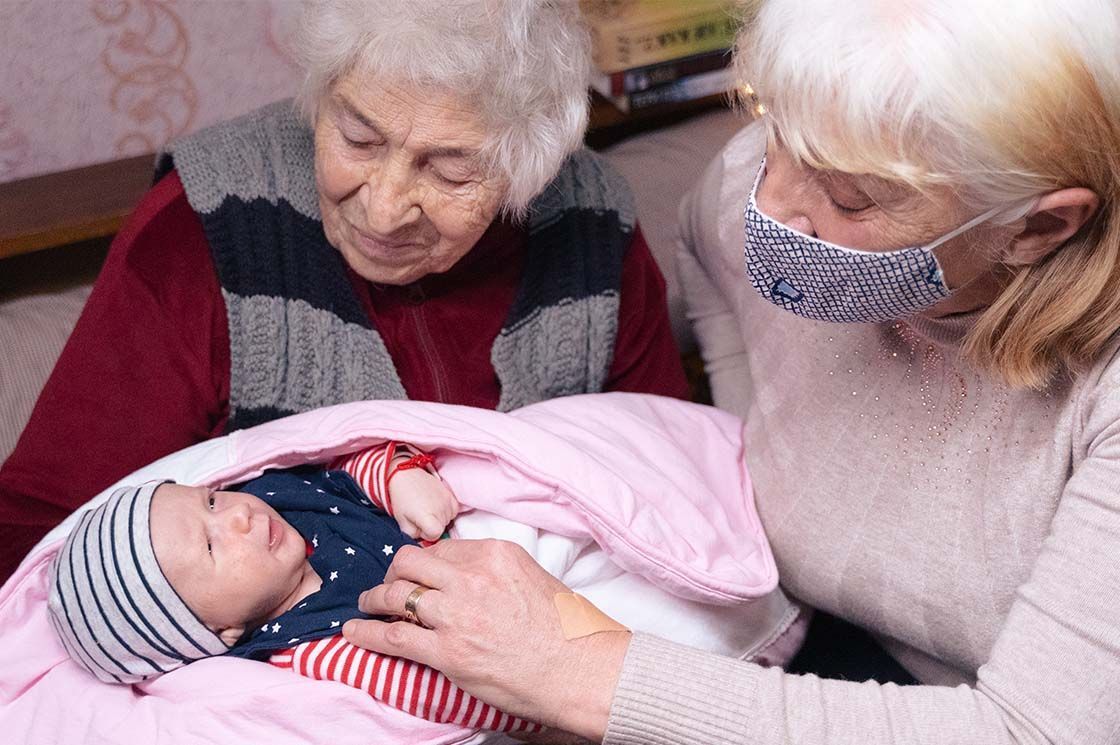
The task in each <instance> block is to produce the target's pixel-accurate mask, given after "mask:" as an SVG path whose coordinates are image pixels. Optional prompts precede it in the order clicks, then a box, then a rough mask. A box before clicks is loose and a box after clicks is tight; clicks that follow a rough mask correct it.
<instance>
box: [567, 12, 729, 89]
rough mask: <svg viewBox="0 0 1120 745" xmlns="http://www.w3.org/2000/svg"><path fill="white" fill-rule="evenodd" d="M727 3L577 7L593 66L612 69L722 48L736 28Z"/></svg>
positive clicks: (624, 68)
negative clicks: (584, 22)
mask: <svg viewBox="0 0 1120 745" xmlns="http://www.w3.org/2000/svg"><path fill="white" fill-rule="evenodd" d="M732 6H733V3H731V2H729V0H691V1H690V2H671V1H670V0H631V2H629V3H626V2H621V3H603V2H599V3H593V2H590V0H585V2H584V4H583V6H582V7H583V9H584V15H585V17H586V18H587V21H588V27H589V30H590V32H591V38H592V57H593V59H594V61H595V66H596V67H597V68H598V70H599V71H600V72H601V73H613V72H619V71H622V70H627V69H631V68H636V67H642V66H646V65H654V64H657V63H660V62H666V61H668V60H672V59H678V58H681V57H688V56H692V55H698V54H702V53H704V52H712V51H718V50H721V49H727V48H728V47H730V46H732V45H733V44H734V41H735V34H736V32H737V31H738V21H737V20H736V18H735V17H734V15H733V14H732V12H731V10H732Z"/></svg>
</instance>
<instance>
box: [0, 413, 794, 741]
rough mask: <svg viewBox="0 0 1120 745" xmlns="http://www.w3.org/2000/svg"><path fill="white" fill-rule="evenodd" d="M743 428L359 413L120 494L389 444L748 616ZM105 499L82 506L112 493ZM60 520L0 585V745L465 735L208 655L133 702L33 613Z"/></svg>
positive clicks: (757, 556) (176, 467) (239, 444)
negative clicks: (406, 446)
mask: <svg viewBox="0 0 1120 745" xmlns="http://www.w3.org/2000/svg"><path fill="white" fill-rule="evenodd" d="M740 428H741V423H740V422H739V420H738V419H736V418H735V417H733V416H731V415H729V414H726V413H723V412H720V411H718V410H715V409H712V408H710V407H704V406H698V405H695V404H690V403H685V402H680V401H675V400H670V399H664V398H658V397H653V396H645V395H639V394H623V393H612V394H598V395H587V396H574V397H570V398H564V399H556V400H553V401H547V402H544V403H540V404H536V405H533V406H529V407H526V408H524V409H520V410H518V411H515V412H512V413H508V414H505V413H498V412H493V411H487V410H482V409H473V408H467V407H460V406H450V405H443V404H430V403H419V402H407V401H406V402H396V401H390V402H385V401H381V402H360V403H353V404H345V405H341V406H334V407H330V408H325V409H319V410H316V411H311V412H307V413H304V414H299V415H296V416H292V417H287V418H285V419H281V420H277V421H274V422H270V423H268V424H264V425H261V426H259V427H255V428H253V429H249V430H244V431H240V432H234V433H232V434H230V435H228V436H226V437H224V438H219V439H217V440H211V441H209V442H206V443H201V444H199V445H196V446H194V447H192V448H188V449H186V450H184V451H181V452H180V453H176V454H174V455H171V456H168V457H167V458H163V459H161V460H160V461H157V462H156V463H154V464H152V465H151V466H148V467H146V468H144V469H141V470H140V471H138V472H136V473H134V474H131V475H130V476H129V477H127V478H126V479H123V480H122V482H121V483H134V482H138V481H142V480H146V479H149V478H156V477H161V478H173V479H176V480H178V481H181V482H184V483H205V484H211V485H216V486H217V485H228V484H232V483H237V482H240V481H243V480H246V479H248V478H251V477H253V476H255V475H258V474H260V473H261V472H262V471H264V470H265V469H268V468H283V467H289V466H293V465H297V464H303V463H316V462H322V461H325V460H328V459H329V458H331V457H332V456H334V455H336V454H338V453H343V452H349V451H352V450H356V449H359V448H363V447H367V446H369V445H372V444H374V443H377V442H380V441H384V440H387V439H399V440H404V441H407V442H411V443H414V444H416V445H418V446H420V447H422V448H424V449H426V450H428V451H430V452H432V453H434V454H435V455H436V458H437V463H438V464H439V468H440V473H441V475H442V476H443V477H444V479H445V480H446V481H447V482H448V484H449V485H450V487H451V488H452V490H453V491H454V492H455V494H456V495H457V497H458V498H459V500H460V501H461V502H462V503H463V504H464V505H466V506H468V507H470V508H475V509H477V510H481V511H485V512H489V513H493V514H495V515H498V516H501V517H504V518H509V519H511V520H516V521H518V522H521V523H526V524H528V525H532V526H534V527H537V528H540V529H542V530H545V531H549V532H552V533H556V534H559V535H562V536H570V537H574V538H590V539H592V540H594V541H595V542H596V543H597V544H599V546H600V547H601V548H602V549H603V551H604V552H605V553H606V554H607V555H608V556H609V557H610V559H611V560H612V561H613V562H614V563H615V564H617V565H618V566H620V567H621V568H623V569H624V570H626V571H628V572H632V573H634V574H636V575H640V576H641V577H644V578H645V579H647V580H648V581H649V582H651V583H652V584H654V585H656V586H657V587H659V588H660V589H662V590H665V591H668V592H669V593H672V594H673V595H676V596H678V597H680V598H683V599H686V600H690V601H700V602H702V603H706V604H713V605H722V606H734V605H738V604H745V603H749V602H750V601H751V600H753V599H755V598H760V597H762V596H764V595H767V594H768V593H770V592H771V590H773V589H774V588H775V586H776V584H777V572H776V570H775V567H774V561H773V557H772V555H771V553H770V548H769V545H768V544H767V542H766V538H765V536H764V534H763V532H762V528H761V525H760V523H759V520H758V516H757V514H756V512H755V508H754V502H753V499H752V497H751V490H750V481H749V478H748V476H747V472H746V470H745V467H744V465H743V458H742V441H741V430H740ZM111 489H112V487H111V488H110V489H107V490H106V491H105V492H103V493H102V494H100V495H98V496H97V497H95V498H94V499H93V500H91V502H90V505H93V504H96V503H98V502H99V501H100V500H103V499H104V498H106V497H107V496H108V494H109V493H110V491H111ZM72 524H73V518H71V519H70V520H68V521H67V522H66V523H63V525H62V526H60V527H59V528H58V529H56V530H55V531H53V532H52V534H51V535H48V536H47V538H46V539H44V541H43V542H42V543H40V545H39V546H37V547H36V549H35V550H33V551H32V553H31V554H30V555H29V556H28V557H27V558H26V559H25V560H24V562H23V564H22V565H21V567H20V569H19V570H18V571H17V572H16V574H15V575H14V576H13V577H12V578H11V579H10V580H9V581H8V582H7V583H6V584H5V585H4V586H3V588H0V732H2V733H3V735H2V737H3V740H4V741H7V742H26V743H46V742H51V743H54V742H86V743H101V742H105V743H109V742H113V743H116V742H155V741H157V740H158V741H159V742H161V743H170V744H172V745H178V744H179V743H187V742H198V741H209V742H234V741H239V742H265V741H267V742H269V743H272V744H274V745H284V744H285V743H297V742H309V741H315V742H330V743H332V744H334V745H338V744H340V743H350V742H355V743H357V742H363V743H368V742H380V743H433V744H434V743H458V742H468V741H473V739H475V738H477V733H474V732H472V731H469V730H464V729H462V728H458V727H454V726H449V725H438V724H433V723H430V722H426V721H423V720H420V719H416V718H413V717H411V716H408V715H406V714H404V713H402V712H399V711H396V710H394V709H390V708H388V707H386V706H383V705H381V704H379V703H378V702H377V701H375V700H373V699H371V698H370V697H369V696H368V695H366V694H364V693H361V692H360V691H357V690H354V689H350V688H347V687H345V686H342V685H337V684H329V683H326V684H325V683H322V682H318V681H312V680H308V679H304V678H300V677H298V676H295V675H292V674H291V673H289V672H286V671H283V670H278V669H275V668H272V667H270V666H268V665H261V664H259V663H254V662H246V661H243V660H234V659H224V658H216V659H211V660H204V661H202V662H198V663H195V664H192V665H189V666H187V667H185V668H183V669H181V670H178V671H175V672H173V673H170V674H168V675H166V676H164V677H162V678H160V679H157V680H155V681H152V682H150V683H147V684H144V685H141V686H135V687H120V686H108V685H104V684H101V683H99V682H97V681H96V680H94V679H93V678H92V677H90V676H89V675H88V674H87V673H85V672H84V671H83V670H81V669H80V668H79V667H78V666H77V665H75V664H73V663H71V662H70V661H69V660H68V659H67V657H66V654H65V652H64V651H63V649H62V648H61V646H60V644H59V643H58V642H57V641H56V639H55V637H54V635H53V632H52V630H51V628H50V625H49V622H48V620H47V614H46V597H47V574H48V567H49V564H50V561H51V558H52V557H53V555H54V554H55V552H56V551H57V549H58V546H59V543H60V541H61V539H62V538H63V537H64V536H65V534H66V532H67V531H68V530H69V528H70V526H71V525H72Z"/></svg>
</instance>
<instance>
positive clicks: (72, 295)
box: [0, 285, 91, 463]
mask: <svg viewBox="0 0 1120 745" xmlns="http://www.w3.org/2000/svg"><path fill="white" fill-rule="evenodd" d="M90 289H91V286H90V285H78V286H76V287H70V288H67V289H64V290H55V291H51V292H41V293H37V294H34V295H26V296H22V297H16V298H13V299H10V300H5V301H3V302H0V349H3V350H4V354H2V355H0V412H3V414H2V415H0V463H3V462H4V461H5V460H7V458H8V455H10V454H11V452H12V450H13V449H14V448H15V446H16V441H17V440H18V439H19V435H20V433H21V432H22V431H23V427H24V425H26V424H27V420H28V418H30V416H31V409H32V408H33V407H34V406H35V399H37V398H38V397H39V392H40V391H42V390H43V385H44V384H45V383H46V382H47V376H49V375H50V373H51V370H52V369H53V368H54V363H55V362H56V361H57V360H58V356H59V354H61V353H62V346H63V345H64V344H65V343H66V340H67V339H68V338H69V337H70V332H71V331H73V330H74V324H75V323H76V322H77V320H78V315H79V314H80V313H81V312H82V306H84V305H85V303H86V298H88V297H89V292H90Z"/></svg>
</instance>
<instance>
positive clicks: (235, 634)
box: [218, 626, 245, 647]
mask: <svg viewBox="0 0 1120 745" xmlns="http://www.w3.org/2000/svg"><path fill="white" fill-rule="evenodd" d="M244 633H245V627H244V626H230V627H229V628H228V629H218V638H219V639H221V640H222V643H223V644H225V645H226V646H227V647H232V646H233V645H234V644H237V640H238V639H240V638H241V635H242V634H244Z"/></svg>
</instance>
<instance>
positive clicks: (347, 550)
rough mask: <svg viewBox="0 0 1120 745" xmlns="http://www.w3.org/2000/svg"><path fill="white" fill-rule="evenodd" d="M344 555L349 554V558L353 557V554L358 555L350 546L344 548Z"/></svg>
mask: <svg viewBox="0 0 1120 745" xmlns="http://www.w3.org/2000/svg"><path fill="white" fill-rule="evenodd" d="M346 553H348V554H350V555H351V556H353V555H354V554H356V553H358V552H357V551H355V550H354V549H353V548H351V547H350V546H347V547H346Z"/></svg>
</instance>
